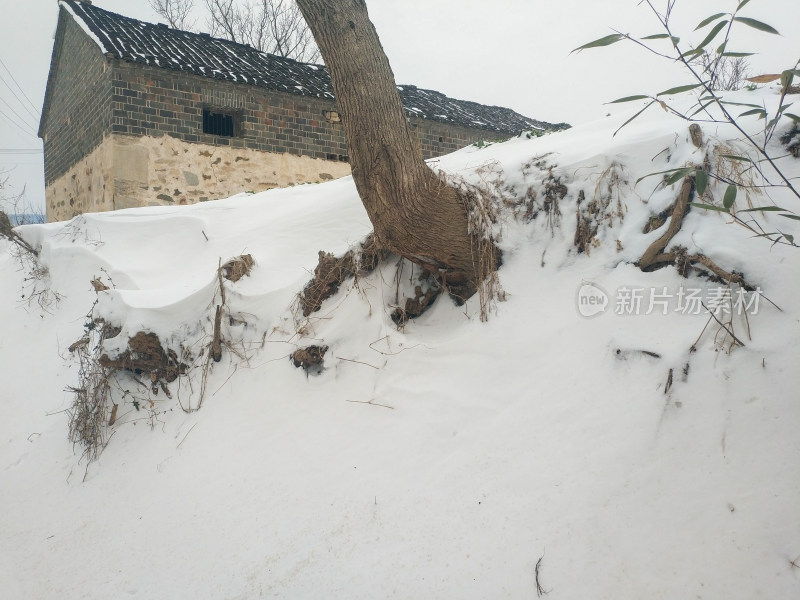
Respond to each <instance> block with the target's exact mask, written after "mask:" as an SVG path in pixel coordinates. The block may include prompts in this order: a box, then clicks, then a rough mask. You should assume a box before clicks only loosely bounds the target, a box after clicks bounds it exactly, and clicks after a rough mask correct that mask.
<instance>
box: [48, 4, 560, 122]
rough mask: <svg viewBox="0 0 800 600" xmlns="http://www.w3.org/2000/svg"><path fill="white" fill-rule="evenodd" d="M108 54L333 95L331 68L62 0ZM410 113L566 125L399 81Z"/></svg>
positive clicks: (282, 89) (306, 93)
mask: <svg viewBox="0 0 800 600" xmlns="http://www.w3.org/2000/svg"><path fill="white" fill-rule="evenodd" d="M59 4H60V5H61V6H62V7H63V8H64V9H65V10H67V11H68V12H70V13H71V14H72V15H73V17H74V18H75V21H76V22H77V23H78V25H80V26H81V27H82V28H83V30H84V31H85V32H86V33H87V34H88V35H89V36H90V37H91V38H92V39H93V40H94V41H95V42H96V43H97V44H98V46H99V47H100V48H101V50H102V51H103V53H104V54H106V55H111V56H113V57H114V58H118V59H122V60H125V61H128V62H133V63H139V64H143V65H148V66H156V67H161V68H163V69H171V70H174V71H183V72H186V73H192V74H194V75H200V76H203V77H210V78H213V79H221V80H225V81H231V82H236V83H244V84H249V85H254V86H258V87H263V88H266V89H269V90H275V91H279V92H287V93H291V94H299V95H302V96H313V97H317V98H330V99H333V98H334V95H333V86H332V85H331V79H330V75H329V74H328V70H327V69H326V68H325V66H323V65H312V64H308V63H301V62H297V61H295V60H292V59H290V58H283V57H280V56H275V55H272V54H266V53H265V52H261V51H259V50H256V49H255V48H252V47H250V46H247V45H243V44H237V43H235V42H231V41H229V40H225V39H219V38H213V37H211V36H209V35H208V34H202V33H201V34H198V33H191V32H188V31H180V30H177V29H171V28H169V27H167V26H165V25H163V24H159V25H156V24H153V23H147V22H145V21H139V20H136V19H131V18H128V17H125V16H122V15H118V14H116V13H112V12H109V11H107V10H103V9H102V8H98V7H97V6H93V5H91V4H89V3H86V2H79V1H76V0H60V2H59ZM397 87H398V90H399V91H400V97H401V98H402V101H403V106H404V107H405V109H406V112H407V113H408V114H409V115H413V116H416V117H420V118H423V119H429V120H433V121H440V122H444V123H449V124H452V125H460V126H462V127H472V128H479V129H486V130H489V131H497V132H500V133H505V134H509V135H515V134H517V133H519V132H520V131H523V130H530V129H538V130H554V129H565V128H566V127H568V125H566V124H564V123H559V124H557V125H553V124H550V123H545V122H543V121H537V120H535V119H529V118H527V117H524V116H523V115H521V114H519V113H517V112H514V111H513V110H511V109H509V108H501V107H498V106H483V105H481V104H477V103H475V102H468V101H464V100H454V99H452V98H448V97H447V96H445V95H444V94H441V93H439V92H435V91H433V90H424V89H421V88H417V87H416V86H413V85H399V86H397Z"/></svg>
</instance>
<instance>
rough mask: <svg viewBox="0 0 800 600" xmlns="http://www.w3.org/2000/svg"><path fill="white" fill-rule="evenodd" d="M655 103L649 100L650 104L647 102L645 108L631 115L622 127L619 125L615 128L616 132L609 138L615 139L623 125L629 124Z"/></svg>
mask: <svg viewBox="0 0 800 600" xmlns="http://www.w3.org/2000/svg"><path fill="white" fill-rule="evenodd" d="M655 103H656V101H655V100H651V101H650V102H648V103H647V106H645V107H644V108H643V109H642V110H640V111H639V112H637V113H636V114H635V115H633V116H632V117H631V118H630V119H628V120H627V121H625V122H624V123H623V124H622V125H620V126H619V128H617V130H616V131H615V132H614V135H612V136H611V137H615V136H616V135H617V134H618V133H619V131H620V129H622V128H623V127H625V125H627V124H628V123H630V122H631V121H633V120H634V119H635V118H636V117H638V116H639V115H640V114H642V113H643V112H644V111H646V110H647V109H648V108H650V107H651V106H652V105H653V104H655Z"/></svg>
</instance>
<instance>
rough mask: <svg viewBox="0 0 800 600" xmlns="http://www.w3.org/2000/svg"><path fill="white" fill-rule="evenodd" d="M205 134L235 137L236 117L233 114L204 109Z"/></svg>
mask: <svg viewBox="0 0 800 600" xmlns="http://www.w3.org/2000/svg"><path fill="white" fill-rule="evenodd" d="M203 133H210V134H211V135H223V136H226V137H233V136H234V135H236V133H235V119H234V115H233V114H232V113H225V112H220V111H216V110H213V109H210V108H204V109H203Z"/></svg>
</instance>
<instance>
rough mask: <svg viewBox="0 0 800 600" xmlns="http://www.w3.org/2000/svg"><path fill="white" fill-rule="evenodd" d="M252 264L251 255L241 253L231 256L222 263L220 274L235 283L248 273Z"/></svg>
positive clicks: (253, 262)
mask: <svg viewBox="0 0 800 600" xmlns="http://www.w3.org/2000/svg"><path fill="white" fill-rule="evenodd" d="M254 264H255V261H254V260H253V257H252V255H250V254H242V255H241V256H237V257H236V258H232V259H231V260H229V261H228V262H226V263H225V264H224V265H222V267H221V269H222V276H223V277H224V278H225V279H227V280H229V281H232V282H233V283H236V282H237V281H239V280H240V279H241V278H242V277H244V276H245V275H248V276H249V275H250V271H251V270H252V268H253V265H254Z"/></svg>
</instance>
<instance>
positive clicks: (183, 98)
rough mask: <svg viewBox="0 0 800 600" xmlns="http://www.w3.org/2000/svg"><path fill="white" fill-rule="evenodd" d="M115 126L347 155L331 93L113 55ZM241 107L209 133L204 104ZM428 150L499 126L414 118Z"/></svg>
mask: <svg viewBox="0 0 800 600" xmlns="http://www.w3.org/2000/svg"><path fill="white" fill-rule="evenodd" d="M114 62H115V64H114V69H113V78H112V86H113V89H112V96H111V101H112V110H113V114H112V116H113V124H112V131H114V132H115V133H122V134H130V135H152V136H159V135H170V136H173V137H176V138H178V139H181V140H183V141H185V142H199V143H204V144H210V145H225V146H231V147H233V148H250V149H253V150H261V151H265V152H277V153H283V152H288V153H291V154H296V155H303V156H311V157H313V158H322V159H327V160H346V159H347V144H346V142H345V138H344V130H343V128H342V125H341V123H331V122H329V121H328V120H327V119H326V113H327V112H330V111H336V110H337V108H336V105H335V103H334V102H332V101H329V100H321V99H317V98H308V97H304V96H299V95H295V94H288V93H280V92H273V91H269V90H265V89H261V88H254V87H252V86H249V85H242V84H235V83H230V82H226V81H217V80H213V79H210V78H206V77H200V76H197V75H190V74H184V73H180V72H176V71H169V70H165V69H158V68H154V67H147V66H141V65H137V64H133V63H126V62H123V61H114ZM204 107H206V108H217V109H222V110H227V111H228V112H231V113H233V114H234V115H235V119H236V133H237V134H236V136H234V137H224V136H215V135H209V134H204V133H203V116H202V111H203V108H204ZM412 126H413V128H414V129H415V131H416V132H417V135H418V136H419V137H420V141H421V144H422V152H423V156H424V157H425V158H431V157H435V156H441V155H442V154H447V153H449V152H452V151H454V150H457V149H458V148H462V147H464V146H466V145H468V144H470V143H472V142H475V141H477V140H489V139H495V138H496V137H497V133H496V132H491V131H482V130H477V129H466V128H463V127H449V126H447V125H445V124H443V123H438V122H434V121H425V120H422V119H412Z"/></svg>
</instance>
